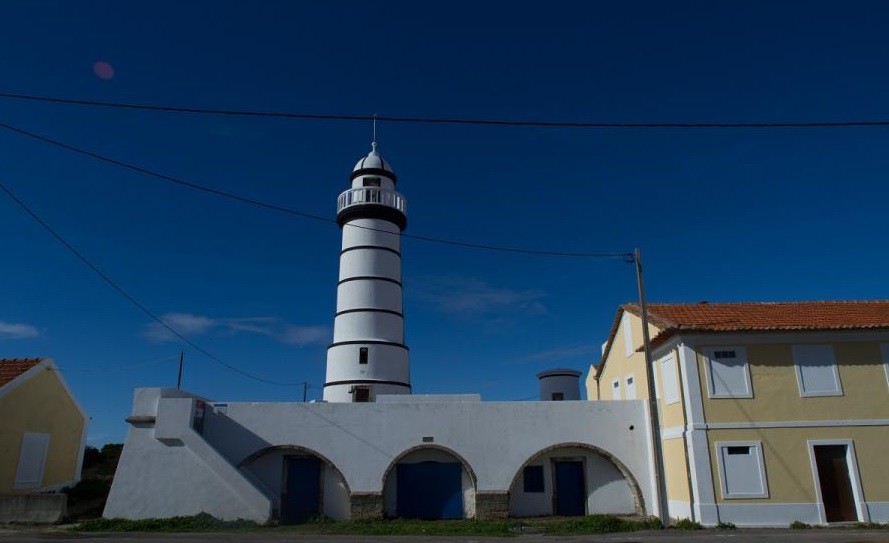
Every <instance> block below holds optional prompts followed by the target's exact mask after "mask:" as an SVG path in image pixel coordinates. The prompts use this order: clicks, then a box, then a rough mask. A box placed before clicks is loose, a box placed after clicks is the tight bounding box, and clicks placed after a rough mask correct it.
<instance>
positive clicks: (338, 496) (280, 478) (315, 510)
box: [238, 445, 350, 524]
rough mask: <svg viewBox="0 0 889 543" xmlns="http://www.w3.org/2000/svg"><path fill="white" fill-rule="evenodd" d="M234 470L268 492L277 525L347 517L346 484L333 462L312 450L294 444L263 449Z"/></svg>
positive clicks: (347, 494) (347, 498) (348, 511)
mask: <svg viewBox="0 0 889 543" xmlns="http://www.w3.org/2000/svg"><path fill="white" fill-rule="evenodd" d="M238 467H239V468H240V469H242V470H244V471H246V472H247V473H249V474H250V475H251V476H252V477H254V478H255V479H257V480H259V482H261V483H262V485H263V486H264V487H265V488H266V489H267V491H268V492H269V493H270V497H271V498H272V503H273V504H274V505H273V508H274V511H275V513H274V515H273V517H274V518H276V519H278V521H279V522H280V523H281V524H296V523H300V522H305V521H306V520H308V519H310V518H312V517H316V516H318V515H324V516H327V517H330V518H332V519H336V520H345V519H348V518H349V517H350V506H349V494H350V492H349V485H348V484H346V479H345V478H344V477H343V474H342V473H341V472H340V470H339V469H337V467H336V466H334V465H333V463H332V462H331V461H330V460H328V459H327V458H325V457H323V456H322V455H320V454H318V453H317V452H315V451H312V450H310V449H306V448H304V447H299V446H296V445H279V446H274V447H266V448H264V449H261V450H259V451H256V452H255V453H253V454H251V455H250V456H248V457H247V458H245V459H244V460H243V461H241V463H240V464H239V465H238Z"/></svg>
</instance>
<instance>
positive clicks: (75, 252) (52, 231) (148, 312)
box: [0, 180, 302, 386]
mask: <svg viewBox="0 0 889 543" xmlns="http://www.w3.org/2000/svg"><path fill="white" fill-rule="evenodd" d="M0 190H2V191H3V192H5V193H6V195H7V196H9V198H10V199H11V200H12V201H13V202H15V203H16V204H18V206H19V207H20V208H22V210H23V211H24V212H25V213H27V214H28V215H30V216H31V218H32V219H34V221H35V222H37V224H39V225H40V226H42V227H43V229H44V230H46V231H47V232H49V233H50V235H52V237H54V238H56V240H57V241H58V242H59V243H61V244H62V245H63V246H64V247H65V248H66V249H68V251H70V252H71V253H72V254H73V255H74V256H76V257H77V258H78V259H79V260H80V261H81V262H82V263H83V264H84V265H86V266H87V267H88V268H89V269H91V270H92V271H93V272H94V273H95V274H96V275H98V276H99V277H100V278H101V279H102V280H103V281H105V283H107V284H108V285H109V286H110V287H111V288H113V289H114V290H116V291H117V293H118V294H120V295H121V296H123V297H124V298H126V299H127V300H128V301H129V302H130V303H131V304H133V305H134V306H136V308H138V309H139V310H140V311H141V312H142V313H144V314H146V315H147V316H148V317H150V318H151V319H152V320H153V321H155V322H157V323H158V324H159V325H161V326H162V327H164V328H165V329H166V330H167V331H168V332H170V333H171V334H173V335H174V336H176V337H177V338H179V339H180V340H182V341H183V342H185V343H186V344H187V345H189V346H190V347H191V348H193V349H194V350H196V351H198V352H199V353H201V354H203V355H204V356H206V357H207V358H209V359H210V360H212V361H214V362H216V363H217V364H219V365H221V366H223V367H226V368H228V369H229V370H231V371H233V372H235V373H239V374H241V375H243V376H244V377H247V378H249V379H253V380H254V381H259V382H261V383H266V384H270V385H279V386H297V385H300V384H302V383H282V382H278V381H271V380H269V379H265V378H262V377H259V376H257V375H253V374H252V373H249V372H247V371H244V370H242V369H240V368H238V367H236V366H233V365H231V364H229V363H228V362H225V361H224V360H222V359H220V358H219V357H217V356H215V355H214V354H212V353H210V352H208V351H207V350H206V349H204V348H203V347H201V346H200V345H198V344H197V343H195V342H194V341H192V340H190V339H188V338H187V337H185V336H183V335H182V334H180V333H179V332H178V331H177V330H176V329H174V328H173V327H171V326H170V325H169V324H167V323H166V322H164V320H163V319H161V318H160V317H158V316H157V315H156V314H155V313H154V312H153V311H151V310H150V309H148V307H146V306H145V305H144V304H142V303H141V302H139V300H137V299H136V298H135V297H133V296H132V295H131V294H130V293H129V292H127V291H126V290H124V288H123V287H121V286H120V285H119V284H117V282H115V281H114V280H113V279H111V277H109V276H108V274H106V273H105V272H103V271H102V270H101V269H100V268H99V267H98V266H96V265H95V264H93V263H92V262H91V261H90V260H89V259H88V258H87V257H86V256H84V255H83V253H81V252H80V251H78V250H77V249H76V248H75V247H74V246H73V245H71V244H70V243H68V241H66V240H65V238H63V237H62V236H61V235H60V234H59V233H58V232H56V230H55V229H53V227H51V226H50V225H49V224H47V222H46V221H44V220H43V219H41V218H40V216H39V215H37V213H35V212H34V211H33V210H32V209H31V208H30V207H28V205H27V204H25V202H23V201H22V200H21V199H19V197H18V196H16V195H15V194H14V193H13V192H12V190H10V189H9V187H7V186H6V184H5V183H3V181H2V180H0Z"/></svg>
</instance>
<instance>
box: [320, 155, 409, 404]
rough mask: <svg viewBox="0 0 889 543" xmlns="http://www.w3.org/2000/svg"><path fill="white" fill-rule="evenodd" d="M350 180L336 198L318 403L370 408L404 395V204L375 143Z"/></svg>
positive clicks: (406, 379) (406, 389)
mask: <svg viewBox="0 0 889 543" xmlns="http://www.w3.org/2000/svg"><path fill="white" fill-rule="evenodd" d="M350 179H351V188H350V189H349V190H347V191H345V192H343V193H342V194H340V196H339V199H338V200H337V216H336V219H337V223H339V225H340V228H342V231H343V245H342V251H341V252H340V278H339V285H338V287H337V294H336V317H335V318H334V322H333V343H331V344H330V347H328V349H327V377H326V380H325V383H324V400H325V401H329V402H372V401H374V398H375V397H376V396H377V395H378V394H410V392H411V384H410V363H409V360H408V348H407V346H406V345H405V344H404V314H403V312H402V290H401V232H402V231H403V230H404V229H405V227H406V226H407V215H406V214H405V212H406V205H407V202H406V201H405V199H404V197H403V196H402V195H401V194H399V193H398V192H396V191H395V183H396V181H397V178H396V176H395V172H393V171H392V168H391V167H390V166H389V163H388V162H386V161H385V160H384V159H383V157H382V156H380V154H379V153H378V152H377V143H376V141H375V142H373V144H372V146H371V151H370V153H369V154H368V155H367V156H366V157H364V158H362V159H361V160H359V161H358V163H357V164H356V165H355V168H354V170H353V171H352V175H351V178H350Z"/></svg>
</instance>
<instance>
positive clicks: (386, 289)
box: [336, 279, 402, 313]
mask: <svg viewBox="0 0 889 543" xmlns="http://www.w3.org/2000/svg"><path fill="white" fill-rule="evenodd" d="M358 308H374V309H388V310H390V311H398V312H399V313H401V311H402V290H401V286H400V285H397V284H395V283H390V282H389V281H375V280H373V279H359V280H357V281H349V282H347V283H342V284H340V285H339V286H338V287H337V291H336V310H337V311H338V312H339V311H345V310H347V309H358Z"/></svg>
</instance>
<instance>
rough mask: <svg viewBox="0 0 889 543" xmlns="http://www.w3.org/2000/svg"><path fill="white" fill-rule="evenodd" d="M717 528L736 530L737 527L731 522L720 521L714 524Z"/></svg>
mask: <svg viewBox="0 0 889 543" xmlns="http://www.w3.org/2000/svg"><path fill="white" fill-rule="evenodd" d="M716 529H717V530H737V529H738V527H737V526H735V523H733V522H720V523H719V524H717V525H716Z"/></svg>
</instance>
